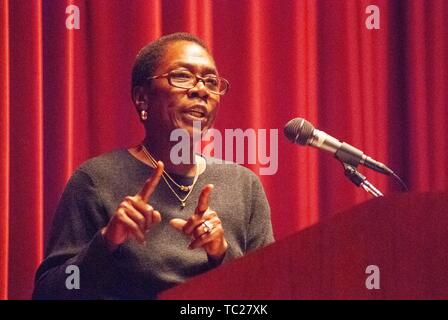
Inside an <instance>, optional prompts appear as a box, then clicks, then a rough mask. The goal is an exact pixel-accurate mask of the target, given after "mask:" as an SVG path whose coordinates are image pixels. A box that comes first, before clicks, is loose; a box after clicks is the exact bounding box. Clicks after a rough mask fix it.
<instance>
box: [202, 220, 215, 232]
mask: <svg viewBox="0 0 448 320" xmlns="http://www.w3.org/2000/svg"><path fill="white" fill-rule="evenodd" d="M202 226H203V227H204V232H205V233H210V232H212V230H213V229H214V228H215V226H214V225H213V224H212V223H211V222H210V221H204V222H202Z"/></svg>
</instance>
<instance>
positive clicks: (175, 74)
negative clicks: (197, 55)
mask: <svg viewBox="0 0 448 320" xmlns="http://www.w3.org/2000/svg"><path fill="white" fill-rule="evenodd" d="M158 78H167V79H168V83H169V84H170V85H172V86H173V87H176V88H182V89H191V88H194V87H195V86H196V85H197V84H198V82H199V81H202V82H203V83H204V85H205V87H206V88H207V89H208V91H210V92H211V93H214V94H219V95H224V94H225V93H226V92H227V90H228V89H229V86H230V85H229V82H228V81H227V80H226V79H224V78H222V77H218V76H216V75H207V76H205V77H201V76H198V75H196V74H193V73H191V72H190V71H188V70H172V71H170V72H168V73H165V74H161V75H158V76H153V77H148V78H146V79H147V80H152V79H158Z"/></svg>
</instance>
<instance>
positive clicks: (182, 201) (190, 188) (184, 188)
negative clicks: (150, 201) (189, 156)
mask: <svg viewBox="0 0 448 320" xmlns="http://www.w3.org/2000/svg"><path fill="white" fill-rule="evenodd" d="M141 148H142V150H143V153H144V154H145V155H146V157H147V158H148V159H149V161H151V163H152V164H153V165H154V167H157V161H156V159H155V158H154V157H153V156H152V155H151V154H150V153H149V151H148V149H146V147H145V145H144V144H141ZM166 177H168V179H170V180H171V181H172V182H173V183H174V184H175V185H176V186H177V187H178V188H179V189H180V190H181V191H184V192H188V193H187V195H186V196H185V197H184V198H181V197H180V196H179V195H178V194H177V192H176V191H174V189H173V187H172V186H171V185H170V183H169V182H168V180H167V178H166ZM162 178H163V180H164V181H165V183H166V185H167V186H168V188H170V190H171V191H172V192H173V194H174V195H175V196H176V198H177V199H178V200H179V201H180V208H181V209H183V208H185V202H186V201H187V199H188V197H189V196H190V194H191V192H192V191H193V187H194V185H195V184H196V182H197V181H198V178H199V169H198V165H197V164H196V170H195V174H194V179H193V183H192V184H191V185H190V186H183V185H179V184H178V183H177V182H176V181H174V179H173V178H171V176H170V175H169V174H168V173H167V172H166V171H165V170H163V172H162Z"/></svg>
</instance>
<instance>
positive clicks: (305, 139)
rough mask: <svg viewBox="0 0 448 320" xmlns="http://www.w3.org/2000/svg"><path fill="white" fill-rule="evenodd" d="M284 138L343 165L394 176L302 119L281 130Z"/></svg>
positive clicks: (386, 168)
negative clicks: (317, 150) (332, 156)
mask: <svg viewBox="0 0 448 320" xmlns="http://www.w3.org/2000/svg"><path fill="white" fill-rule="evenodd" d="M283 132H284V134H285V136H286V137H287V138H288V139H289V140H290V141H291V142H293V143H297V144H300V145H304V146H306V145H310V146H312V147H316V148H319V149H322V150H325V151H328V152H331V153H333V154H334V155H335V157H336V158H337V159H339V160H341V161H342V162H343V163H346V164H349V165H352V166H354V167H357V166H358V165H359V164H362V165H364V166H366V167H368V168H370V169H373V170H375V171H378V172H381V173H383V174H386V175H391V174H392V175H395V174H394V172H393V171H392V170H391V169H389V168H388V167H387V166H386V165H384V164H383V163H381V162H378V161H376V160H373V159H372V158H371V157H369V156H367V155H365V154H364V152H362V151H361V150H359V149H357V148H355V147H353V146H351V145H349V144H348V143H345V142H341V141H339V140H338V139H336V138H334V137H332V136H330V135H329V134H327V133H325V132H323V131H320V130H317V129H315V128H314V126H313V125H312V124H311V123H310V122H308V121H307V120H305V119H303V118H295V119H292V120H290V121H288V123H287V124H286V125H285V128H284V129H283Z"/></svg>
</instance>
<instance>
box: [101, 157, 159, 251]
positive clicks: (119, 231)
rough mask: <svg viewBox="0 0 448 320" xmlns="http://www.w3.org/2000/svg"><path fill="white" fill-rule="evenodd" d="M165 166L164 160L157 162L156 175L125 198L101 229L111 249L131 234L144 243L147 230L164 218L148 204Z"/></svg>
mask: <svg viewBox="0 0 448 320" xmlns="http://www.w3.org/2000/svg"><path fill="white" fill-rule="evenodd" d="M163 168H164V165H163V162H161V161H159V162H157V168H156V172H155V173H154V175H153V176H152V177H151V178H149V179H148V180H146V182H145V184H144V185H143V188H142V189H141V190H140V192H139V193H137V194H136V195H135V196H127V197H125V198H124V200H123V201H122V202H121V203H120V205H119V206H118V208H117V210H116V211H115V213H114V214H113V216H112V218H111V219H110V221H109V223H108V224H107V226H105V227H104V228H103V229H102V230H101V234H102V235H103V237H104V239H105V241H106V243H107V246H108V248H109V250H111V251H114V250H115V249H116V248H117V247H118V246H119V245H121V244H122V243H123V242H125V241H126V240H127V239H128V238H129V237H130V236H133V237H134V238H135V239H136V240H137V241H138V242H140V243H142V244H143V243H144V242H145V232H146V230H148V229H149V228H150V227H151V225H152V224H155V223H159V222H160V221H161V220H162V217H161V216H160V212H159V211H157V210H155V209H154V208H153V207H152V206H151V205H150V204H148V200H149V199H150V198H151V195H152V194H153V193H154V190H155V189H156V187H157V185H158V183H159V181H160V178H161V177H162V173H163Z"/></svg>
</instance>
